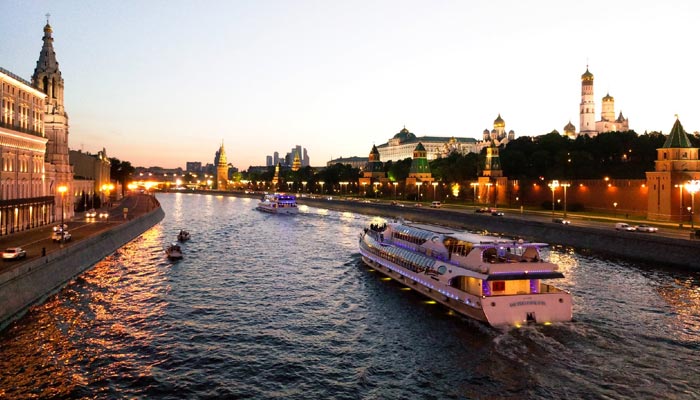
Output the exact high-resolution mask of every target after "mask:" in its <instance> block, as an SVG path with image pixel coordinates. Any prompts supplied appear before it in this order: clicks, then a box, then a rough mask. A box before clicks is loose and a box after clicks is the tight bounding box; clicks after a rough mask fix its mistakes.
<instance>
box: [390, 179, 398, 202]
mask: <svg viewBox="0 0 700 400" xmlns="http://www.w3.org/2000/svg"><path fill="white" fill-rule="evenodd" d="M391 184H392V185H394V200H396V187H397V186H399V183H398V182H391Z"/></svg>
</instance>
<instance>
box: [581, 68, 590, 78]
mask: <svg viewBox="0 0 700 400" xmlns="http://www.w3.org/2000/svg"><path fill="white" fill-rule="evenodd" d="M581 80H582V81H592V80H593V74H592V73H591V72H590V71H589V70H588V67H586V72H584V73H583V75H581Z"/></svg>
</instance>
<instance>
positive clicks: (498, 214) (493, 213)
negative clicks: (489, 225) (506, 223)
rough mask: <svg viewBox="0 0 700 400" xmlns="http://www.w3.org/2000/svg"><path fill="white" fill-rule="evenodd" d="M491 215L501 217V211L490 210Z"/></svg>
mask: <svg viewBox="0 0 700 400" xmlns="http://www.w3.org/2000/svg"><path fill="white" fill-rule="evenodd" d="M491 215H493V216H494V217H502V216H503V211H498V210H491Z"/></svg>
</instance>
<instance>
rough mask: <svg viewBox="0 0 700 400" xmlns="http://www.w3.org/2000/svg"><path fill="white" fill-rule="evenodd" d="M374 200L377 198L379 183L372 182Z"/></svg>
mask: <svg viewBox="0 0 700 400" xmlns="http://www.w3.org/2000/svg"><path fill="white" fill-rule="evenodd" d="M373 185H374V198H375V199H378V198H379V190H378V189H377V186H381V185H382V184H381V182H374V183H373Z"/></svg>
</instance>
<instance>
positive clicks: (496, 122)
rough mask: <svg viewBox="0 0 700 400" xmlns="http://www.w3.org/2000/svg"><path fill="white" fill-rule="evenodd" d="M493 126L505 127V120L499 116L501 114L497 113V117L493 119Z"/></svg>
mask: <svg viewBox="0 0 700 400" xmlns="http://www.w3.org/2000/svg"><path fill="white" fill-rule="evenodd" d="M493 127H494V128H505V127H506V121H504V120H503V118H501V114H500V113H499V114H498V117H497V118H496V119H495V120H494V121H493Z"/></svg>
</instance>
